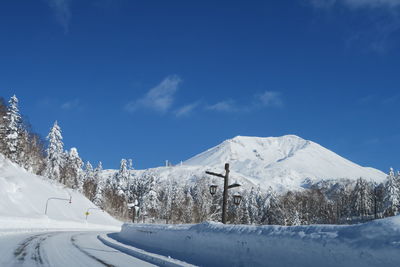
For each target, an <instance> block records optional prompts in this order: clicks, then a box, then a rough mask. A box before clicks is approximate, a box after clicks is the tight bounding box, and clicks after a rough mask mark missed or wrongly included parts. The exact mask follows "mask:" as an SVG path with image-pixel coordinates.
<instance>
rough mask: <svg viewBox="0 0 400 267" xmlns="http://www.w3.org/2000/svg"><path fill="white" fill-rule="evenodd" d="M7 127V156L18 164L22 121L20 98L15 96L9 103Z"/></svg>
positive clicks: (6, 119)
mask: <svg viewBox="0 0 400 267" xmlns="http://www.w3.org/2000/svg"><path fill="white" fill-rule="evenodd" d="M8 103H9V105H8V110H7V114H6V118H5V121H6V126H5V132H6V133H5V134H6V136H5V143H6V151H5V152H6V156H7V157H8V158H9V159H10V160H11V161H13V162H17V163H18V159H19V153H20V152H21V151H20V147H19V144H20V141H19V138H20V135H21V133H22V119H21V115H20V114H19V109H18V98H17V97H16V96H15V95H13V96H12V97H11V98H10V101H9V102H8Z"/></svg>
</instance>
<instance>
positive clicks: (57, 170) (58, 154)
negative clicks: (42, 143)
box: [45, 121, 65, 182]
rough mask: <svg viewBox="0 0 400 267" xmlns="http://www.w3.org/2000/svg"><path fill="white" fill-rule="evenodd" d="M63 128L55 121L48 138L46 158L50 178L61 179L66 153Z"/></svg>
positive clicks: (47, 174) (47, 173)
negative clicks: (62, 133)
mask: <svg viewBox="0 0 400 267" xmlns="http://www.w3.org/2000/svg"><path fill="white" fill-rule="evenodd" d="M62 139H63V138H62V135H61V128H60V126H58V123H57V121H55V122H54V125H53V127H52V128H51V130H50V133H49V135H48V136H47V140H48V142H49V145H48V147H47V150H46V152H47V158H46V173H45V174H46V176H47V177H48V178H50V179H53V180H56V181H59V182H63V181H61V178H62V177H61V169H62V168H63V166H64V162H65V154H64V144H63V142H62Z"/></svg>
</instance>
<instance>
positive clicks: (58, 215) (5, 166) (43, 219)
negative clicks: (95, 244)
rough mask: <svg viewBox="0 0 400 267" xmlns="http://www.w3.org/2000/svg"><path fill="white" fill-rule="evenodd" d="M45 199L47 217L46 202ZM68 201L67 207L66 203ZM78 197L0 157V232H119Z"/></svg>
mask: <svg viewBox="0 0 400 267" xmlns="http://www.w3.org/2000/svg"><path fill="white" fill-rule="evenodd" d="M49 198H62V199H67V200H55V199H53V200H49V202H48V207H47V215H45V214H44V213H45V208H46V202H47V200H48V199H49ZM70 198H71V200H72V201H71V203H69V201H68V200H69V199H70ZM95 207H96V206H95V205H94V204H93V203H92V202H90V201H89V200H88V199H87V198H86V197H84V196H83V195H82V194H81V193H79V192H77V191H74V190H71V189H68V188H65V187H63V186H62V185H60V184H59V183H56V182H53V181H49V180H48V179H46V178H44V177H40V176H37V175H33V174H31V173H29V172H27V171H25V170H24V169H22V168H21V167H19V166H18V165H16V164H14V163H12V162H10V161H9V160H7V159H5V158H4V156H3V155H1V154H0V231H6V230H7V231H14V230H18V229H19V230H21V229H71V228H72V229H87V228H96V229H99V228H102V229H114V230H116V229H119V227H120V226H121V222H119V221H117V220H115V219H113V218H112V217H111V216H110V215H109V214H107V213H106V212H102V211H101V210H94V209H92V210H90V215H89V216H88V219H87V221H86V216H85V212H86V210H87V209H88V208H95Z"/></svg>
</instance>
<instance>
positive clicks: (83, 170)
mask: <svg viewBox="0 0 400 267" xmlns="http://www.w3.org/2000/svg"><path fill="white" fill-rule="evenodd" d="M0 137H1V138H0V152H1V153H2V154H4V155H5V156H6V157H8V158H9V159H10V160H11V161H13V162H15V163H17V164H19V165H21V166H22V167H24V168H25V169H27V170H29V171H31V172H33V173H35V174H39V175H43V176H46V177H48V178H49V179H52V180H55V181H57V182H59V183H62V184H64V185H65V186H67V187H70V188H73V189H76V190H79V191H81V192H82V193H83V194H84V195H85V196H86V197H88V198H89V199H90V200H91V201H92V202H94V203H95V204H97V205H99V206H100V207H102V208H103V209H105V210H106V211H108V212H109V213H110V214H112V215H114V216H115V217H118V218H121V219H127V218H129V217H130V216H132V214H130V212H132V210H129V209H128V208H127V205H128V203H134V202H136V203H137V208H138V211H139V219H141V220H144V219H146V218H147V219H148V220H151V221H163V222H166V223H197V222H201V221H205V220H214V221H217V220H219V218H220V214H221V203H222V199H221V197H222V192H218V193H217V194H216V195H215V196H214V197H212V196H211V195H210V194H209V185H210V184H212V183H214V181H213V180H212V178H210V177H202V176H200V177H195V179H192V180H193V181H195V182H191V183H189V182H188V183H186V184H182V181H177V180H174V179H173V178H171V179H162V180H160V178H159V177H158V176H157V175H156V174H155V173H152V171H145V172H138V171H134V170H133V166H132V160H125V159H122V160H121V164H120V168H119V170H118V171H117V172H115V173H114V174H112V175H108V176H107V177H106V175H104V173H103V168H102V164H101V162H100V163H99V164H98V165H97V167H96V168H93V166H92V165H91V164H90V162H87V163H86V165H85V166H84V163H83V161H82V159H81V158H80V157H79V154H78V151H77V149H76V148H71V149H70V150H68V151H67V150H64V144H63V137H62V132H61V128H60V126H59V125H58V123H57V121H56V122H55V123H54V125H53V127H52V128H51V130H50V132H49V134H48V136H47V146H46V145H45V142H44V141H43V140H42V139H41V138H40V137H39V136H38V135H37V134H35V133H33V132H32V130H31V127H30V126H29V123H27V122H26V120H24V119H23V118H22V116H21V115H20V113H19V107H18V99H17V97H16V96H15V95H14V96H13V97H11V98H10V100H9V102H8V105H6V104H5V102H4V100H2V99H0ZM241 194H242V197H243V201H242V204H241V205H240V206H235V205H233V203H230V206H229V207H228V221H230V222H231V223H242V224H279V225H299V224H314V223H339V224H340V223H349V222H350V223H351V222H356V221H360V220H368V219H372V218H381V217H386V216H393V215H396V214H397V213H398V212H399V207H400V174H399V173H397V174H395V172H394V170H393V169H390V172H389V174H388V176H387V179H386V181H385V182H384V183H381V184H376V183H372V182H369V181H366V180H365V179H363V178H360V179H358V180H357V181H350V180H341V181H324V182H320V183H318V184H314V185H312V186H310V188H308V189H305V190H303V191H296V192H291V191H289V192H286V193H285V194H280V195H278V194H277V193H276V192H274V191H273V190H272V189H271V188H270V189H268V190H266V191H265V190H261V189H260V188H251V189H249V190H246V189H244V190H243V191H242V192H241Z"/></svg>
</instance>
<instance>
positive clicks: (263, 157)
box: [184, 135, 386, 187]
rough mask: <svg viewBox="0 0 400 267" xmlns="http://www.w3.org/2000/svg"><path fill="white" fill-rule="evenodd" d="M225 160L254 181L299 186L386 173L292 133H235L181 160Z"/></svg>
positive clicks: (191, 162)
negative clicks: (261, 135) (187, 158)
mask: <svg viewBox="0 0 400 267" xmlns="http://www.w3.org/2000/svg"><path fill="white" fill-rule="evenodd" d="M225 162H228V163H230V165H231V169H232V170H233V171H235V172H236V173H239V174H241V175H244V176H246V177H247V178H249V179H250V180H251V181H252V182H254V183H259V184H264V185H267V184H268V185H273V187H282V186H283V187H293V186H299V185H300V184H301V183H303V182H304V181H306V180H310V181H318V180H322V179H338V178H348V179H357V178H359V177H363V178H365V179H367V180H373V181H377V182H380V181H383V180H384V179H385V177H386V174H384V173H383V172H381V171H379V170H376V169H373V168H367V167H362V166H360V165H357V164H355V163H353V162H351V161H349V160H347V159H345V158H343V157H341V156H339V155H337V154H335V153H334V152H332V151H330V150H328V149H326V148H324V147H322V146H320V145H319V144H317V143H314V142H312V141H308V140H304V139H302V138H300V137H298V136H295V135H285V136H281V137H267V138H262V137H247V136H237V137H235V138H232V139H229V140H226V141H224V142H223V143H221V144H219V145H217V146H215V147H213V148H211V149H209V150H207V151H205V152H203V153H201V154H199V155H197V156H194V157H193V158H191V159H189V160H187V161H185V162H184V165H191V166H208V167H209V168H213V169H214V168H221V167H222V166H224V163H225Z"/></svg>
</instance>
